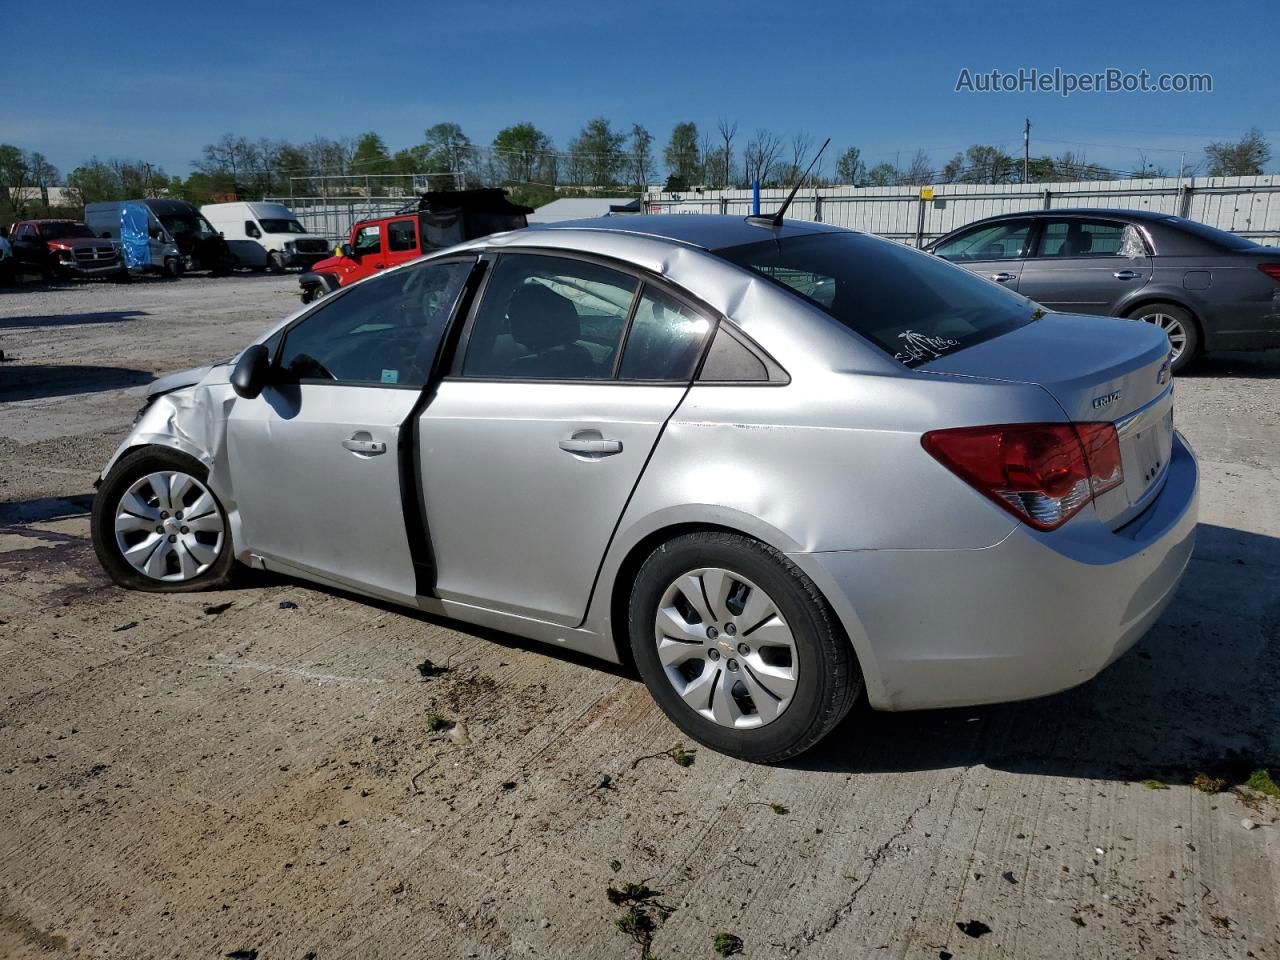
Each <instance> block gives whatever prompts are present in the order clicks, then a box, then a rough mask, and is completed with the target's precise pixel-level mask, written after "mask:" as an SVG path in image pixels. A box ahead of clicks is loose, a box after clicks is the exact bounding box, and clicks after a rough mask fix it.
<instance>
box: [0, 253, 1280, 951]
mask: <svg viewBox="0 0 1280 960" xmlns="http://www.w3.org/2000/svg"><path fill="white" fill-rule="evenodd" d="M296 302H297V300H296V278H290V277H285V278H272V277H257V276H254V277H249V276H236V277H230V278H225V279H202V278H187V279H184V280H181V281H177V282H165V281H147V282H138V283H134V284H132V285H129V286H114V285H109V284H92V285H85V286H74V287H72V286H68V287H65V288H41V287H34V286H32V287H27V288H24V289H20V290H12V291H0V350H3V351H4V353H5V362H4V363H2V364H0V664H3V668H4V669H3V674H2V675H0V956H3V957H14V958H27V957H46V956H59V955H71V956H101V957H210V958H212V957H222V956H224V955H228V956H234V955H239V956H243V957H248V956H250V954H249V953H247V952H246V953H243V954H236V953H235V951H257V954H256V955H257V956H258V957H260V958H263V960H274V958H302V957H305V956H313V957H319V958H325V957H340V956H341V957H397V958H403V957H432V958H434V957H459V958H462V957H480V958H497V957H574V958H577V957H582V958H593V960H594V958H600V957H623V958H636V960H639V958H640V957H641V955H642V953H643V952H644V950H645V949H648V950H649V951H650V952H651V953H652V954H653V955H655V956H657V957H661V958H663V960H671V958H678V957H708V958H709V957H713V956H714V955H715V952H714V948H713V941H714V938H715V937H716V935H717V934H721V933H724V934H732V935H733V936H735V937H738V938H740V939H741V942H742V955H743V956H745V957H789V956H799V957H813V958H848V957H862V956H874V957H894V958H927V960H933V958H946V957H948V956H954V957H957V958H969V957H1007V958H1019V960H1021V958H1041V957H1043V958H1050V957H1052V958H1055V960H1056V958H1061V957H1063V956H1080V957H1103V956H1139V955H1141V956H1150V957H1206V958H1207V957H1258V958H1267V957H1270V958H1275V960H1280V925H1278V923H1277V918H1278V917H1280V800H1276V799H1272V798H1270V797H1268V796H1266V795H1265V794H1263V793H1260V792H1258V791H1255V790H1251V789H1248V788H1243V787H1239V786H1238V785H1239V784H1240V783H1242V782H1243V781H1244V780H1245V779H1246V778H1247V777H1248V776H1249V774H1250V773H1251V772H1252V771H1253V770H1254V769H1256V768H1258V767H1262V766H1267V765H1268V764H1270V765H1271V770H1272V773H1274V774H1275V775H1276V776H1277V778H1280V539H1277V538H1280V497H1277V496H1276V494H1277V491H1280V380H1278V378H1280V354H1276V353H1272V354H1268V355H1251V356H1246V355H1233V356H1225V357H1220V358H1214V359H1211V360H1210V361H1208V362H1206V363H1205V364H1203V366H1202V367H1201V368H1200V370H1198V371H1197V372H1195V373H1194V374H1192V375H1189V376H1186V377H1182V378H1180V379H1179V384H1178V412H1177V419H1178V425H1179V427H1180V429H1182V430H1183V432H1184V433H1186V434H1187V435H1188V436H1189V438H1190V440H1191V442H1192V444H1193V446H1194V447H1195V448H1196V450H1197V453H1198V454H1199V456H1200V458H1201V466H1202V469H1203V493H1202V505H1201V518H1202V521H1203V524H1202V527H1201V531H1200V537H1199V542H1198V546H1197V550H1196V553H1195V556H1194V558H1193V560H1192V563H1191V568H1190V571H1189V573H1188V576H1187V579H1186V581H1185V583H1184V586H1183V588H1182V591H1181V593H1180V595H1179V597H1178V599H1177V601H1176V602H1175V603H1174V605H1173V606H1172V607H1171V608H1170V610H1169V611H1168V613H1167V614H1166V615H1165V616H1164V617H1163V619H1162V620H1161V622H1160V623H1159V624H1158V625H1157V626H1156V627H1155V629H1153V630H1152V632H1151V633H1150V634H1149V635H1148V637H1147V638H1146V639H1145V640H1144V641H1143V642H1142V643H1141V644H1140V645H1139V646H1138V647H1137V648H1136V649H1135V650H1134V651H1133V652H1132V653H1130V654H1129V655H1128V656H1126V657H1124V658H1123V659H1121V660H1120V661H1119V662H1118V663H1116V664H1115V665H1114V666H1113V667H1111V668H1110V669H1109V670H1107V671H1106V672H1105V673H1104V674H1103V675H1102V676H1100V677H1098V678H1097V679H1096V680H1094V681H1092V682H1090V683H1088V684H1086V685H1084V686H1082V687H1080V688H1078V689H1076V690H1073V691H1070V692H1068V693H1064V694H1061V695H1059V696H1055V697H1051V698H1047V699H1044V700H1039V701H1034V702H1030V703H1023V704H1014V705H1008V706H998V707H989V708H982V709H973V710H953V711H937V712H929V713H921V714H904V715H892V716H891V715H876V714H871V713H868V712H867V711H865V710H862V709H856V710H855V711H854V713H853V715H852V716H851V717H850V718H849V720H848V721H847V722H846V723H845V725H844V726H843V727H842V728H841V729H840V730H838V731H837V732H836V733H835V735H834V736H833V737H831V739H830V740H829V741H828V743H827V744H826V745H825V746H824V747H823V748H822V749H821V750H820V751H819V752H817V753H816V754H813V755H811V756H808V757H806V758H804V760H803V761H802V762H800V763H796V764H793V765H790V766H784V767H777V768H766V767H754V766H749V765H746V764H742V763H739V762H737V761H734V760H730V759H728V758H726V757H723V756H718V755H716V754H713V753H711V752H709V751H706V750H695V751H691V752H690V754H689V755H688V757H690V758H691V759H692V763H691V764H688V765H680V764H677V763H676V762H675V760H674V757H675V756H678V755H679V754H678V753H676V752H672V753H664V752H663V751H667V750H668V748H670V747H671V746H672V744H674V743H675V742H676V741H677V740H678V737H679V735H678V732H677V731H676V730H675V728H674V727H672V726H671V725H670V724H669V723H668V722H667V721H666V719H665V718H664V717H663V716H662V715H661V713H660V712H659V711H658V710H657V708H656V707H655V706H653V704H652V703H651V701H650V699H649V697H648V695H647V694H646V692H645V690H644V688H643V687H642V686H641V685H640V684H639V683H637V682H636V681H635V679H634V678H633V677H631V676H628V675H626V674H625V673H623V672H620V671H617V670H614V669H611V668H609V667H607V666H604V665H601V664H597V663H594V662H588V661H586V660H581V659H576V658H573V657H568V656H565V655H564V654H563V652H561V651H552V650H549V649H547V648H543V647H537V646H535V645H532V644H528V643H525V642H523V641H520V640H518V639H515V638H512V637H509V636H505V635H497V634H492V633H487V632H483V631H477V630H473V629H466V628H459V627H458V626H456V625H453V624H449V623H446V622H440V621H436V620H433V619H431V618H429V617H425V616H421V615H417V614H414V613H412V612H406V611H403V610H400V609H397V608H392V607H388V606H382V605H379V604H376V603H369V602H366V601H363V600H360V599H358V598H355V597H351V596H348V595H345V594H340V593H336V592H331V591H325V590H321V589H316V588H313V587H309V586H306V585H304V584H301V583H297V582H291V581H287V580H283V579H271V578H267V577H260V578H257V579H252V580H250V581H249V582H248V583H247V584H246V585H245V586H243V587H241V588H239V589H236V590H233V591H227V592H224V593H214V594H200V595H181V594H179V595H172V596H156V595H143V594H130V593H126V592H123V591H120V590H117V589H115V588H113V587H111V586H110V585H109V584H108V583H107V582H106V580H105V578H104V576H103V575H102V573H101V571H100V570H99V568H98V566H97V563H96V561H95V559H94V557H93V552H92V549H91V547H90V546H89V543H88V531H87V521H86V509H87V504H88V502H89V495H90V494H91V493H92V482H93V479H94V477H95V475H96V473H97V471H98V469H99V467H100V465H101V464H102V462H103V461H104V460H105V459H106V457H107V456H108V455H109V453H110V452H111V450H112V449H113V448H114V446H115V445H116V443H117V442H118V441H119V439H120V437H121V436H122V435H123V434H124V432H125V430H126V429H127V426H128V424H129V422H130V420H131V419H132V416H133V413H134V410H135V409H136V408H137V406H138V404H139V401H140V398H141V396H142V391H143V385H144V384H145V383H146V382H147V381H148V380H149V379H151V378H152V377H153V376H155V375H157V374H160V373H164V372H167V371H171V370H174V369H180V368H183V367H188V366H193V365H198V364H201V363H205V362H208V361H210V360H213V359H219V358H222V357H225V356H228V355H230V354H232V353H234V352H235V351H236V350H237V349H238V348H239V347H240V346H242V345H243V344H244V342H246V341H247V340H248V339H249V338H250V337H251V336H252V335H253V334H254V333H256V332H257V331H259V330H260V329H262V328H263V327H264V326H265V325H267V324H268V323H271V322H273V321H274V320H276V319H278V318H279V317H281V316H283V315H285V314H286V313H288V312H290V311H291V310H292V309H294V306H295V304H296ZM424 657H428V658H430V659H431V660H433V661H435V662H436V663H447V664H449V666H450V669H449V671H448V672H447V673H444V674H442V675H440V676H437V677H433V678H431V679H428V680H422V679H421V678H420V677H419V676H418V674H417V672H416V671H415V669H414V665H415V664H416V663H418V662H420V661H421V660H422V659H423V658H424ZM430 713H437V714H441V715H443V716H444V717H447V718H448V719H449V720H451V721H454V722H455V723H456V726H454V727H453V728H452V729H451V730H449V731H447V732H444V731H441V732H436V733H432V732H430V731H429V730H428V729H427V724H426V717H427V715H428V714H430ZM1198 774H1205V775H1207V776H1209V777H1214V778H1221V779H1222V781H1223V783H1222V784H1221V789H1220V790H1219V791H1218V792H1212V788H1213V787H1215V786H1217V785H1215V784H1209V783H1206V782H1204V781H1201V786H1205V787H1208V788H1210V790H1211V792H1205V791H1203V790H1201V789H1198V788H1197V787H1196V786H1195V784H1194V783H1193V781H1194V778H1195V777H1196V776H1197V775H1198ZM1144 781H1146V782H1144ZM1250 825H1252V828H1250ZM629 882H630V883H641V882H643V883H644V884H647V888H648V890H649V891H650V892H648V893H646V892H644V891H637V890H633V891H631V894H630V896H631V897H632V898H633V899H632V900H628V896H629V894H628V893H627V892H626V891H625V890H623V887H624V885H625V884H626V883H629ZM610 887H613V888H615V890H617V891H621V892H620V893H615V894H614V895H613V897H612V898H611V897H610V894H609V888H610ZM615 900H616V901H619V902H614V901H615ZM632 911H634V912H632ZM626 917H630V918H631V925H632V928H633V929H634V932H635V933H636V938H633V937H631V936H629V935H628V934H627V933H626V932H625V931H623V930H621V929H620V928H619V926H618V923H617V921H618V920H620V919H623V918H626ZM623 925H624V926H626V923H624V924H623ZM723 943H724V945H726V946H730V945H732V941H723Z"/></svg>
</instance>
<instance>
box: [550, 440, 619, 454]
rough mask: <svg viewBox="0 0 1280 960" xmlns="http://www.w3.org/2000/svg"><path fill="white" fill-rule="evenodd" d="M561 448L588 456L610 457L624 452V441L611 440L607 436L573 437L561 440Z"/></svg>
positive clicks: (567, 451)
mask: <svg viewBox="0 0 1280 960" xmlns="http://www.w3.org/2000/svg"><path fill="white" fill-rule="evenodd" d="M560 449H561V450H564V451H565V452H566V453H576V454H580V455H584V456H588V457H608V456H612V455H613V454H615V453H621V452H622V441H621V440H610V439H608V438H607V437H600V438H585V437H584V438H579V437H572V438H570V439H568V440H561V441H560Z"/></svg>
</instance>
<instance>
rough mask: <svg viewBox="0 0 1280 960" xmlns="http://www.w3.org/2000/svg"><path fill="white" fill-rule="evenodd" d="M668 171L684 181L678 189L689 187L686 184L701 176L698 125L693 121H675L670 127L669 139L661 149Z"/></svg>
mask: <svg viewBox="0 0 1280 960" xmlns="http://www.w3.org/2000/svg"><path fill="white" fill-rule="evenodd" d="M662 159H663V160H664V161H665V162H666V165H667V171H668V173H669V174H670V175H671V176H672V177H674V178H676V179H677V180H679V181H680V182H682V183H684V184H685V186H684V187H682V188H679V189H684V190H687V189H689V187H688V184H691V183H694V182H695V181H697V180H699V179H700V178H701V174H702V165H701V159H700V157H699V156H698V126H697V124H695V123H693V122H691V121H690V122H686V123H677V124H676V125H675V126H674V127H672V128H671V139H670V140H668V141H667V146H666V148H665V149H664V150H663V151H662Z"/></svg>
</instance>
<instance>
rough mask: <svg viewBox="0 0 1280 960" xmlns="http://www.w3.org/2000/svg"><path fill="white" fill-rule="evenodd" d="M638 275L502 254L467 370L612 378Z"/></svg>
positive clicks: (467, 373) (525, 376)
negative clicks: (632, 275)
mask: <svg viewBox="0 0 1280 960" xmlns="http://www.w3.org/2000/svg"><path fill="white" fill-rule="evenodd" d="M637 286H639V284H638V281H637V280H636V279H635V278H634V277H631V276H628V275H627V274H625V273H619V272H618V271H616V270H611V269H609V268H607V267H602V266H599V265H597V264H594V263H588V262H586V261H584V260H575V259H570V258H568V257H544V256H537V255H532V254H518V253H517V254H504V255H503V256H500V257H499V258H498V263H497V266H496V267H494V271H493V275H492V276H491V277H490V278H489V282H488V284H487V285H486V286H485V291H484V295H483V298H482V299H481V301H480V306H479V309H478V310H477V312H476V316H475V321H474V323H473V325H472V330H471V334H470V338H469V340H468V342H467V349H466V356H465V357H464V359H463V365H462V375H463V376H464V377H485V378H509V379H518V380H610V379H613V376H614V369H615V364H616V362H617V359H618V351H619V348H620V346H621V344H622V336H623V333H624V332H625V330H626V323H627V317H628V316H629V315H630V313H631V307H632V301H633V300H634V299H635V293H636V288H637Z"/></svg>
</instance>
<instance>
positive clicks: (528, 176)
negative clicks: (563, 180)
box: [492, 122, 554, 183]
mask: <svg viewBox="0 0 1280 960" xmlns="http://www.w3.org/2000/svg"><path fill="white" fill-rule="evenodd" d="M550 152H551V138H550V137H549V136H547V135H546V134H545V133H543V132H542V131H541V130H539V129H538V128H537V127H535V126H534V125H533V124H532V123H528V122H526V123H517V124H515V125H514V126H510V127H507V128H506V129H504V130H499V131H498V135H497V136H496V137H494V138H493V148H492V159H493V165H494V167H495V168H496V170H497V173H498V176H499V177H500V178H501V179H503V180H507V181H514V182H516V183H529V182H532V181H533V180H535V179H538V174H539V173H540V172H544V171H545V168H546V166H547V160H548V155H549V154H550ZM552 169H553V170H554V163H552ZM552 180H553V182H554V176H553V177H552Z"/></svg>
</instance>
